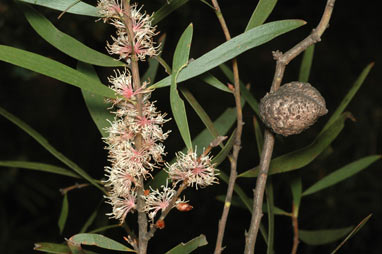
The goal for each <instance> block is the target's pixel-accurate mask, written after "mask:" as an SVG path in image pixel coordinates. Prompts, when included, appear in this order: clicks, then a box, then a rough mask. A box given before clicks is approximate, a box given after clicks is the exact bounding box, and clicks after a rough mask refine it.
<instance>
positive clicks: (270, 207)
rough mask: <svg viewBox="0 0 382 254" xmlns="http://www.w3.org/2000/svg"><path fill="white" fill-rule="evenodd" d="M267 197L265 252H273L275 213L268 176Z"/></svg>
mask: <svg viewBox="0 0 382 254" xmlns="http://www.w3.org/2000/svg"><path fill="white" fill-rule="evenodd" d="M265 195H266V198H267V210H268V241H267V242H268V245H267V254H273V253H274V248H273V244H274V238H275V215H274V211H273V210H274V208H275V204H274V200H273V186H272V179H271V178H269V179H268V181H267V184H266V192H265Z"/></svg>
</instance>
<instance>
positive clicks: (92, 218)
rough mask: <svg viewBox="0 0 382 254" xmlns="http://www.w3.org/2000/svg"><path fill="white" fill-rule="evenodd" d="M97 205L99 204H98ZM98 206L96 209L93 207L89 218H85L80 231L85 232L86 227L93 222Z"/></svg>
mask: <svg viewBox="0 0 382 254" xmlns="http://www.w3.org/2000/svg"><path fill="white" fill-rule="evenodd" d="M98 207H99V206H98ZM98 207H97V209H94V211H93V212H92V214H91V215H90V216H89V218H88V219H87V220H86V222H85V224H84V225H83V226H82V228H81V230H80V233H85V232H86V231H87V230H88V228H89V227H90V226H91V225H92V224H93V222H94V220H95V219H96V218H97V214H98Z"/></svg>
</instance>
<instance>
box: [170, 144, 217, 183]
mask: <svg viewBox="0 0 382 254" xmlns="http://www.w3.org/2000/svg"><path fill="white" fill-rule="evenodd" d="M166 166H167V172H168V174H169V178H170V179H171V180H172V181H173V182H175V183H177V182H184V181H185V182H186V183H187V185H188V186H194V185H195V188H196V189H198V187H199V186H200V187H202V188H203V187H206V186H208V185H212V184H214V183H218V179H217V177H216V176H217V169H215V168H214V165H213V164H212V163H211V158H210V156H208V155H206V154H202V155H200V156H198V155H197V154H196V152H193V151H189V152H188V153H187V154H184V153H183V152H178V153H177V154H176V162H175V163H174V164H172V165H169V164H166Z"/></svg>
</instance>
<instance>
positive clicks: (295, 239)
mask: <svg viewBox="0 0 382 254" xmlns="http://www.w3.org/2000/svg"><path fill="white" fill-rule="evenodd" d="M297 213H298V207H296V206H295V205H293V210H292V226H293V246H292V252H291V254H296V253H297V248H298V244H299V242H300V241H299V240H298V239H299V236H298V214H297Z"/></svg>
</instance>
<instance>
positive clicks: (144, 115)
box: [98, 0, 217, 223]
mask: <svg viewBox="0 0 382 254" xmlns="http://www.w3.org/2000/svg"><path fill="white" fill-rule="evenodd" d="M124 7H125V6H124V3H123V2H122V1H121V0H100V1H98V8H99V13H100V15H101V17H102V19H103V20H104V22H107V23H110V24H112V25H114V26H115V27H116V28H117V36H118V37H117V38H114V37H112V38H113V41H114V43H113V44H108V52H109V54H117V55H118V56H119V59H124V60H126V61H128V62H129V59H130V57H131V54H132V53H133V52H132V50H131V42H129V37H128V34H131V33H129V32H128V31H127V27H126V19H131V23H132V24H133V34H134V40H133V45H134V53H135V54H136V55H137V57H138V59H139V60H144V59H145V57H146V56H149V57H150V56H153V55H157V54H158V47H154V42H153V36H154V35H155V34H156V32H155V27H152V25H151V19H152V16H149V15H146V13H143V14H141V13H140V10H141V8H137V5H135V4H134V5H132V6H130V8H128V9H129V10H130V12H131V13H127V11H126V9H125V8H124ZM130 32H131V31H130ZM132 79H133V78H132V76H131V73H130V71H129V69H127V68H125V69H124V71H120V70H116V71H115V76H112V77H109V82H110V84H111V85H110V88H111V89H113V90H114V91H115V92H116V94H117V95H118V98H117V99H113V100H111V102H112V103H113V107H112V108H113V109H114V111H113V112H112V113H114V115H115V117H114V121H113V122H111V123H110V124H111V125H110V127H108V128H106V131H107V132H108V134H109V136H108V137H106V138H105V139H104V141H105V143H106V144H107V146H106V149H107V150H108V151H109V156H108V158H109V162H110V163H111V165H110V166H108V167H105V171H106V177H107V180H106V181H105V187H106V188H107V190H108V196H107V197H106V199H107V201H106V202H107V203H109V204H111V205H112V207H113V211H112V212H111V213H110V214H108V215H110V217H112V218H115V219H118V220H120V221H121V223H123V222H124V220H125V218H126V215H127V214H128V213H129V212H134V211H135V210H137V209H138V207H137V199H138V198H141V199H142V200H144V202H145V205H144V207H141V210H142V211H144V212H146V213H147V215H148V217H149V219H150V221H151V222H154V219H155V216H156V215H157V213H158V212H159V211H161V212H163V211H164V210H165V209H167V208H168V207H169V206H170V204H171V207H170V208H173V207H177V206H181V207H182V208H181V209H180V210H183V211H187V210H189V209H191V208H192V206H191V205H188V204H187V201H185V200H184V199H183V200H182V199H180V198H179V194H180V193H178V192H177V186H178V183H184V184H186V185H187V186H195V187H196V189H197V188H198V186H200V187H206V186H208V185H211V184H213V183H216V182H217V178H216V170H215V169H214V167H213V165H212V164H211V158H210V157H209V156H208V155H205V154H203V155H201V156H197V155H196V152H192V151H190V152H189V153H187V154H183V153H181V152H179V153H178V154H177V162H175V163H174V164H173V165H169V164H168V163H165V162H164V160H163V156H164V155H165V151H164V145H163V143H162V142H163V141H164V140H165V139H166V138H167V137H168V134H169V131H168V132H163V130H162V126H163V124H164V123H165V122H167V121H168V119H166V118H165V117H166V114H162V113H160V112H158V111H157V109H156V107H155V105H154V103H153V102H151V101H149V98H150V93H151V89H149V88H147V87H146V83H143V84H142V85H141V86H140V87H135V86H134V85H133V80H132ZM163 165H166V167H168V170H166V171H167V172H168V174H169V179H170V180H171V181H172V185H171V187H169V186H168V181H167V182H166V185H162V187H161V190H158V189H157V190H153V189H151V188H150V189H151V191H148V190H146V191H145V195H141V196H138V193H139V191H138V190H141V192H142V190H143V189H144V186H142V185H143V184H142V182H143V181H142V180H144V179H147V178H150V177H152V174H151V172H152V171H153V170H154V169H155V168H162V167H163ZM139 188H140V189H139ZM146 192H147V193H146ZM175 198H176V201H175V200H174V199H175Z"/></svg>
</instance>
